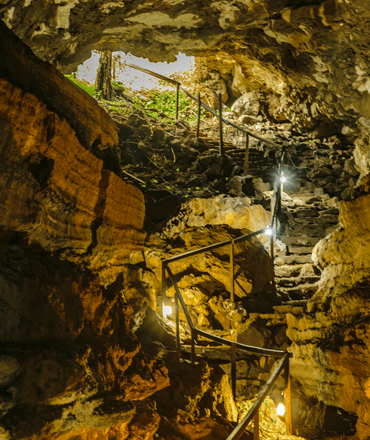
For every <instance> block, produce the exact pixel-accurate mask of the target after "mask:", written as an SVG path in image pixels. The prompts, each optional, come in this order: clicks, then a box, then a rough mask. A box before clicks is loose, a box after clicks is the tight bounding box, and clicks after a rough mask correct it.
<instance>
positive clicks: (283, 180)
mask: <svg viewBox="0 0 370 440" xmlns="http://www.w3.org/2000/svg"><path fill="white" fill-rule="evenodd" d="M287 180H288V179H287V178H286V177H285V176H282V177H280V182H281V183H285V182H286V181H287Z"/></svg>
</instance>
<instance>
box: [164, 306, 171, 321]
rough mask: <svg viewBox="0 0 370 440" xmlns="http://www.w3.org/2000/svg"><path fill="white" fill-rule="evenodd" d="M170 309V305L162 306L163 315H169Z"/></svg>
mask: <svg viewBox="0 0 370 440" xmlns="http://www.w3.org/2000/svg"><path fill="white" fill-rule="evenodd" d="M171 313H172V309H171V307H170V306H163V317H164V318H167V316H168V315H171Z"/></svg>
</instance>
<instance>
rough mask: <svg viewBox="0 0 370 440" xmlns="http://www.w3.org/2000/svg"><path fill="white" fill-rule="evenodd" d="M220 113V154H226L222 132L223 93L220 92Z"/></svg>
mask: <svg viewBox="0 0 370 440" xmlns="http://www.w3.org/2000/svg"><path fill="white" fill-rule="evenodd" d="M218 113H219V121H218V122H219V131H220V155H221V156H223V155H224V139H223V133H222V95H221V93H219V94H218Z"/></svg>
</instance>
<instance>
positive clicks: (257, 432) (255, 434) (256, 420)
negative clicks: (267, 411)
mask: <svg viewBox="0 0 370 440" xmlns="http://www.w3.org/2000/svg"><path fill="white" fill-rule="evenodd" d="M253 420H254V431H253V439H254V440H259V438H260V416H259V408H258V410H257V412H256V414H255V415H254V417H253Z"/></svg>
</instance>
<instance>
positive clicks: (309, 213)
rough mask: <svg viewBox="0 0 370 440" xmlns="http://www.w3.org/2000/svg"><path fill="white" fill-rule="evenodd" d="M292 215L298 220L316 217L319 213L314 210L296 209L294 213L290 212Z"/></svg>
mask: <svg viewBox="0 0 370 440" xmlns="http://www.w3.org/2000/svg"><path fill="white" fill-rule="evenodd" d="M292 213H293V215H294V216H295V217H299V218H302V217H303V218H305V217H318V216H319V213H318V212H317V211H316V209H305V208H303V209H297V210H295V211H292Z"/></svg>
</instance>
